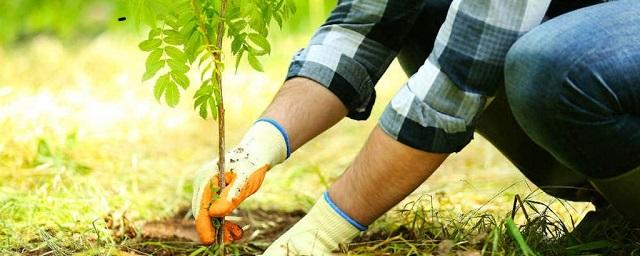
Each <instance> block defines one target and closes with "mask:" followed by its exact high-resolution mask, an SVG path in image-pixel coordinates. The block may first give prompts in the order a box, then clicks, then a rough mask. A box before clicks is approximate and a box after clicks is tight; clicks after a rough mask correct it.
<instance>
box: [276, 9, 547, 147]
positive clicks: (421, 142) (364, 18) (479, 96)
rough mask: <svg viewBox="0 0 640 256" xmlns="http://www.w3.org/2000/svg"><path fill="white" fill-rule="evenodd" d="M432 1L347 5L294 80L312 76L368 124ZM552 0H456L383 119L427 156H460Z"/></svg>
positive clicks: (317, 38) (292, 72)
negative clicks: (512, 57) (511, 60)
mask: <svg viewBox="0 0 640 256" xmlns="http://www.w3.org/2000/svg"><path fill="white" fill-rule="evenodd" d="M425 1H426V0H398V1H393V0H388V1H385V0H366V1H365V0H341V1H339V3H338V6H337V7H336V8H335V9H334V10H333V11H332V13H331V15H330V17H329V19H328V20H327V22H326V23H325V24H324V25H322V26H321V27H320V28H319V29H318V30H317V31H316V33H315V35H314V36H313V38H312V39H311V41H310V42H309V45H308V46H307V47H306V48H305V49H302V50H300V51H299V52H298V53H297V54H296V55H295V56H294V58H293V61H292V63H291V65H290V67H289V72H288V74H287V77H288V78H292V77H306V78H309V79H312V80H314V81H316V82H318V83H320V84H322V85H324V86H325V87H327V88H328V89H329V90H330V91H332V92H333V93H334V94H335V95H336V96H337V97H338V98H340V100H341V101H342V102H343V103H344V104H345V106H347V108H348V109H349V115H348V116H349V117H351V118H353V119H366V118H367V117H368V116H369V114H370V112H371V108H372V105H373V103H374V101H375V90H374V85H375V84H376V83H377V82H378V80H379V79H380V77H381V76H382V74H383V73H384V72H385V70H386V69H387V67H388V66H389V64H390V63H391V61H392V60H393V59H394V58H395V57H396V55H397V53H398V51H399V50H400V48H401V47H402V45H403V42H404V39H405V36H406V35H407V33H408V32H409V31H410V30H411V29H412V28H413V27H414V26H420V25H421V24H415V20H416V18H417V17H418V15H419V12H420V10H422V8H423V7H424V5H425ZM549 3H550V0H486V1H479V0H454V1H453V3H452V4H451V7H450V8H449V12H448V14H447V18H446V20H445V22H444V24H443V25H442V27H441V28H440V31H439V33H438V35H437V37H436V41H435V44H434V47H433V51H432V53H431V54H430V55H429V57H428V58H427V61H426V62H425V63H424V64H423V65H422V67H421V68H420V69H419V70H418V72H416V73H415V74H413V76H411V78H409V80H408V81H407V82H406V83H405V84H404V86H403V87H402V88H401V89H400V91H399V92H398V93H397V94H396V95H395V96H394V98H393V99H392V100H391V102H390V103H389V105H388V106H387V108H386V109H385V111H384V113H383V114H382V117H381V119H380V121H379V124H380V127H381V128H382V129H383V130H384V131H385V132H386V133H387V134H389V135H390V136H392V137H393V138H395V139H396V140H398V141H399V142H401V143H403V144H406V145H408V146H411V147H413V148H417V149H421V150H424V151H428V152H440V153H451V152H457V151H460V150H461V149H462V148H463V147H464V146H466V145H467V144H468V143H469V141H471V139H472V137H473V131H474V126H475V122H476V119H477V118H478V116H479V114H480V113H481V112H482V111H483V110H484V109H485V108H486V106H488V104H489V103H490V102H491V99H492V97H493V96H494V94H495V91H496V89H497V87H498V86H499V85H501V84H503V83H504V81H503V80H504V78H503V76H504V74H503V66H504V61H505V56H506V54H507V51H508V50H509V48H510V47H511V45H512V44H513V43H514V42H515V41H516V40H517V39H518V38H519V37H520V36H521V35H523V34H524V33H525V32H527V31H529V30H530V29H532V28H533V27H535V26H537V25H538V24H540V22H541V21H542V19H543V17H544V14H545V12H546V11H547V8H548V7H549Z"/></svg>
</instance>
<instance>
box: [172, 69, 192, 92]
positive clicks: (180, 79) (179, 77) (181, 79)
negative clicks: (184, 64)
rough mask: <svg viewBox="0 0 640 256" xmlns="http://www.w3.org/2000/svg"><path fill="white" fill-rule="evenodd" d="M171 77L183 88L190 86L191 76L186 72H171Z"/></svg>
mask: <svg viewBox="0 0 640 256" xmlns="http://www.w3.org/2000/svg"><path fill="white" fill-rule="evenodd" d="M171 77H172V78H173V81H174V82H176V84H178V85H180V87H182V89H187V88H189V78H188V77H187V76H186V75H185V74H183V73H178V72H171Z"/></svg>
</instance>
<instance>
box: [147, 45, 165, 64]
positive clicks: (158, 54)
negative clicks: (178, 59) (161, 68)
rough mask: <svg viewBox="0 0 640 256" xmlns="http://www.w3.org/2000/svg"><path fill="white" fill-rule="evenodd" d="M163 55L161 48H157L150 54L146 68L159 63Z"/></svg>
mask: <svg viewBox="0 0 640 256" xmlns="http://www.w3.org/2000/svg"><path fill="white" fill-rule="evenodd" d="M162 53H163V51H162V49H161V48H157V49H155V50H153V51H151V53H149V56H148V57H147V61H146V66H147V67H148V66H149V65H151V64H153V63H156V62H159V61H160V58H162Z"/></svg>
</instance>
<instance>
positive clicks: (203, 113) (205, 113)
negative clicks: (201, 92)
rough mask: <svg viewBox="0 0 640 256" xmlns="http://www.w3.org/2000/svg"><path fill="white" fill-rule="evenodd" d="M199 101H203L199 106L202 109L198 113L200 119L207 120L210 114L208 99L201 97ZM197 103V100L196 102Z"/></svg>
mask: <svg viewBox="0 0 640 256" xmlns="http://www.w3.org/2000/svg"><path fill="white" fill-rule="evenodd" d="M198 100H203V101H202V103H200V104H199V105H198V106H199V107H200V110H199V111H198V114H200V117H202V119H207V116H208V114H209V111H208V108H207V98H206V97H201V98H198ZM196 102H197V100H196Z"/></svg>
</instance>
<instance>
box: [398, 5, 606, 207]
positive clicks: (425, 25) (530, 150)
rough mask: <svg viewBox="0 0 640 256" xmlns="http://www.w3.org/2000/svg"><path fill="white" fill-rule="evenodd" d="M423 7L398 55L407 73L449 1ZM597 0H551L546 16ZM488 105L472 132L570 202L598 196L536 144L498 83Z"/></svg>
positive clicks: (424, 51) (421, 58)
mask: <svg viewBox="0 0 640 256" xmlns="http://www.w3.org/2000/svg"><path fill="white" fill-rule="evenodd" d="M424 1H425V6H424V8H423V10H421V14H420V16H419V18H418V20H417V21H416V24H415V25H414V28H413V29H412V31H411V33H410V34H409V35H408V36H407V39H406V41H405V42H404V44H403V47H402V49H401V51H400V53H399V54H398V61H399V62H400V65H401V66H402V68H403V69H404V71H405V72H406V73H407V75H409V76H411V75H412V74H413V73H415V72H416V71H417V70H418V68H420V66H422V64H423V63H424V62H425V59H426V58H427V56H428V55H429V53H430V52H431V50H432V47H433V41H434V40H435V37H436V35H437V33H438V30H439V28H440V25H441V24H442V23H443V22H444V20H445V17H446V15H447V10H448V9H449V5H450V4H451V0H424ZM598 2H601V1H600V0H580V1H575V0H560V1H558V0H554V1H553V2H552V3H551V6H550V9H549V11H548V12H547V16H548V17H550V18H552V17H555V16H557V15H561V14H563V13H566V12H570V11H574V10H578V9H580V8H583V7H585V6H588V5H592V4H595V3H598ZM498 87H499V89H498V92H497V93H496V97H495V99H494V100H493V102H492V104H491V105H490V106H489V108H487V109H486V110H485V111H484V113H483V114H482V116H480V118H479V119H478V123H477V126H476V131H477V132H478V133H479V134H481V135H482V136H483V137H485V138H486V139H487V140H489V141H490V142H491V143H492V144H493V145H494V146H495V147H496V148H497V149H498V150H500V152H502V153H503V154H504V155H505V156H506V157H507V158H508V159H509V160H510V161H511V162H512V163H513V164H514V165H515V166H516V167H517V168H518V169H519V170H520V171H521V172H522V173H523V174H524V175H525V176H526V177H527V178H528V179H529V180H531V181H532V182H533V183H535V184H536V185H537V186H538V187H539V188H541V189H542V190H544V191H545V192H547V193H549V194H551V195H553V196H556V197H560V198H564V199H568V200H573V201H594V200H598V199H597V198H598V197H599V196H598V195H597V193H595V192H594V191H593V190H592V188H591V185H590V184H589V183H588V182H587V179H586V178H585V177H584V176H583V175H581V174H580V173H577V172H575V171H573V170H571V169H569V168H568V167H566V166H565V165H564V164H562V163H560V162H559V161H558V160H556V159H555V158H554V157H553V156H552V155H551V154H550V153H549V152H547V150H545V149H544V148H542V147H540V146H539V145H537V144H536V143H535V142H534V141H533V140H531V138H529V137H528V136H527V134H526V133H525V131H524V130H523V129H522V128H521V127H520V126H519V125H518V123H517V122H516V120H515V118H514V116H513V114H512V113H511V108H510V106H509V104H508V102H507V99H506V96H505V92H504V86H503V85H499V86H498Z"/></svg>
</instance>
